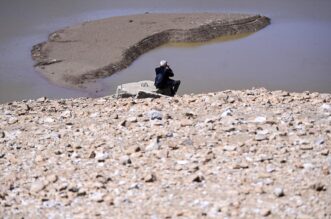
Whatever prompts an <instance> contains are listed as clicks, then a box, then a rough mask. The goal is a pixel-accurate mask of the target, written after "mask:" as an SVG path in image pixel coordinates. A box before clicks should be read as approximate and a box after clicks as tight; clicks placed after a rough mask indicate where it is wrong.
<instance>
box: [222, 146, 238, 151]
mask: <svg viewBox="0 0 331 219" xmlns="http://www.w3.org/2000/svg"><path fill="white" fill-rule="evenodd" d="M236 149H237V146H235V145H225V146H224V147H223V150H224V151H235V150H236Z"/></svg>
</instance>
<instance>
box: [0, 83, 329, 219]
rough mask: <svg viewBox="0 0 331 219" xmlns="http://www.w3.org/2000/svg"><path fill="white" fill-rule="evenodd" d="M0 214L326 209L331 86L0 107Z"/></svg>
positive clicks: (307, 213) (295, 214) (278, 213)
mask: <svg viewBox="0 0 331 219" xmlns="http://www.w3.org/2000/svg"><path fill="white" fill-rule="evenodd" d="M0 145H1V147H0V172H1V177H0V215H1V216H2V217H4V218H18V217H19V218H95V217H100V218H182V217H183V218H202V217H204V218H226V217H231V218H262V217H270V218H330V217H331V212H330V204H331V203H330V202H331V199H330V197H331V175H330V171H331V153H330V151H331V95H330V94H319V93H309V92H305V93H288V92H285V91H273V92H270V91H267V90H265V89H256V90H245V91H224V92H217V93H209V94H200V95H184V96H177V97H174V98H164V97H162V98H159V99H143V100H136V99H114V98H112V97H103V98H98V99H90V98H78V99H65V100H48V99H45V98H40V99H38V100H29V101H19V102H11V103H8V104H2V105H0Z"/></svg>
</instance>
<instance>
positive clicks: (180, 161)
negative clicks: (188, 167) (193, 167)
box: [177, 160, 189, 165]
mask: <svg viewBox="0 0 331 219" xmlns="http://www.w3.org/2000/svg"><path fill="white" fill-rule="evenodd" d="M188 163H189V161H188V160H177V164H179V165H185V164H188Z"/></svg>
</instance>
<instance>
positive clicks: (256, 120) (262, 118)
mask: <svg viewBox="0 0 331 219" xmlns="http://www.w3.org/2000/svg"><path fill="white" fill-rule="evenodd" d="M266 121H267V118H266V117H264V116H258V117H256V118H255V119H254V122H255V123H264V122H266Z"/></svg>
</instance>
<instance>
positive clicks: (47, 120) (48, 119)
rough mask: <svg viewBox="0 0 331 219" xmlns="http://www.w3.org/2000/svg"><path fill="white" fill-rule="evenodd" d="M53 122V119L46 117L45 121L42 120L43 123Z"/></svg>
mask: <svg viewBox="0 0 331 219" xmlns="http://www.w3.org/2000/svg"><path fill="white" fill-rule="evenodd" d="M54 121H55V120H54V119H53V118H51V117H46V118H45V119H44V122H45V123H53V122H54Z"/></svg>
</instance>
